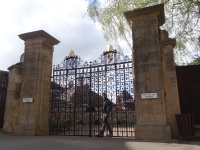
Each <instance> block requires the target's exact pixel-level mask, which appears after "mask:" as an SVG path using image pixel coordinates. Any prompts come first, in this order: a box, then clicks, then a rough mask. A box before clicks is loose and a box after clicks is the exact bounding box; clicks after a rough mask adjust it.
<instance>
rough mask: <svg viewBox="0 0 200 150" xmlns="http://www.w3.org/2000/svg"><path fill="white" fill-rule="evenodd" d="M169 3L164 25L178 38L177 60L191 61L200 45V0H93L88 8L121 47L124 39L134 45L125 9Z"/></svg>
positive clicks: (89, 14) (112, 41)
mask: <svg viewBox="0 0 200 150" xmlns="http://www.w3.org/2000/svg"><path fill="white" fill-rule="evenodd" d="M160 3H164V4H165V16H166V23H165V24H164V26H163V27H162V29H164V30H167V31H168V32H169V35H170V37H173V38H176V40H177V44H176V47H175V51H174V53H175V61H176V63H178V64H179V65H180V64H184V63H187V61H188V59H189V60H192V57H191V56H193V55H196V54H199V47H200V0H104V1H103V2H102V0H93V1H92V2H91V3H90V4H89V6H88V10H87V14H88V16H89V17H90V18H91V20H93V21H94V22H98V23H100V25H101V26H102V29H103V32H104V37H105V39H106V40H107V41H109V42H111V43H112V44H113V45H114V46H117V47H118V48H119V49H121V48H120V45H119V42H120V40H126V41H127V44H128V45H129V47H131V45H132V43H131V39H132V37H131V30H130V28H129V26H128V24H127V22H126V20H125V17H124V12H126V11H130V10H133V9H138V8H143V7H148V6H152V5H156V4H160Z"/></svg>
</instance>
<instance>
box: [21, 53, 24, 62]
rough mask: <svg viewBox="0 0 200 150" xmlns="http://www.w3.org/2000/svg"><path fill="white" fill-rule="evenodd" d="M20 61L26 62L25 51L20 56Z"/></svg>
mask: <svg viewBox="0 0 200 150" xmlns="http://www.w3.org/2000/svg"><path fill="white" fill-rule="evenodd" d="M20 62H24V53H23V54H22V55H21V57H20Z"/></svg>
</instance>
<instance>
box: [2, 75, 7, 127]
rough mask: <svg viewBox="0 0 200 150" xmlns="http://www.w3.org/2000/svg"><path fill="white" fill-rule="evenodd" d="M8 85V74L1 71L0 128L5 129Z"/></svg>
mask: <svg viewBox="0 0 200 150" xmlns="http://www.w3.org/2000/svg"><path fill="white" fill-rule="evenodd" d="M7 85H8V72H7V71H0V128H2V127H3V123H4V111H5V103H6V94H7Z"/></svg>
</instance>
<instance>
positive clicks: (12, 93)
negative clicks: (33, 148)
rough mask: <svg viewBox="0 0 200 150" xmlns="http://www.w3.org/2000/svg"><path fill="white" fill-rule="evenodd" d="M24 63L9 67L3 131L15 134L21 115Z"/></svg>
mask: <svg viewBox="0 0 200 150" xmlns="http://www.w3.org/2000/svg"><path fill="white" fill-rule="evenodd" d="M22 66H23V63H17V64H15V65H12V66H11V67H9V68H8V69H9V82H8V88H7V97H6V106H5V115H4V125H3V131H4V132H7V133H13V132H14V127H15V125H16V124H17V120H18V113H19V100H20V92H21V77H22Z"/></svg>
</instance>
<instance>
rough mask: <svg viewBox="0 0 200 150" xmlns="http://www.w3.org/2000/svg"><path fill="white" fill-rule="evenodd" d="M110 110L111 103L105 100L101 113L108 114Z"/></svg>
mask: <svg viewBox="0 0 200 150" xmlns="http://www.w3.org/2000/svg"><path fill="white" fill-rule="evenodd" d="M111 110H112V102H111V101H110V100H109V99H108V98H106V99H105V100H104V101H103V113H105V114H109V113H110V111H111Z"/></svg>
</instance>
